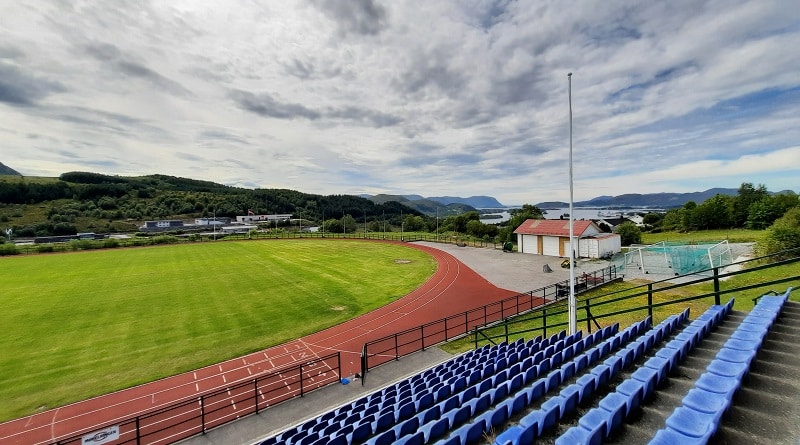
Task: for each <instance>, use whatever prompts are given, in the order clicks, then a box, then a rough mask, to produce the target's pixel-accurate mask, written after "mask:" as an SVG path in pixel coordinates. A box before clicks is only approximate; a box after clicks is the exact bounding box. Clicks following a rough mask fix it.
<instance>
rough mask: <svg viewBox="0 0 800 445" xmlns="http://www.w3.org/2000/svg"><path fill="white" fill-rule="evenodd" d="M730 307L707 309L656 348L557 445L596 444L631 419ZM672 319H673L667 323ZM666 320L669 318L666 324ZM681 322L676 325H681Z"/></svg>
mask: <svg viewBox="0 0 800 445" xmlns="http://www.w3.org/2000/svg"><path fill="white" fill-rule="evenodd" d="M732 306H733V302H732V301H731V302H730V303H729V304H728V305H725V306H719V307H712V308H709V309H708V310H707V311H706V312H705V313H704V314H703V315H701V316H700V317H698V318H697V319H696V320H694V321H692V323H691V324H689V325H688V326H686V327H685V328H683V329H682V330H681V332H680V333H679V334H678V335H676V336H675V338H674V339H672V340H670V341H669V342H667V343H666V344H665V345H664V346H663V347H661V348H659V349H658V350H657V351H656V352H655V354H653V355H652V356H651V357H650V358H648V359H647V361H645V362H644V364H642V366H640V367H638V368H637V369H636V370H635V371H634V372H633V373H632V374H631V376H630V377H629V378H628V379H626V380H624V381H623V382H622V383H620V384H619V385H618V386H617V387H616V390H615V391H614V392H611V393H609V394H607V395H606V396H605V397H604V398H603V399H601V400H600V402H599V403H598V406H596V407H594V408H592V409H590V410H589V411H587V412H586V414H584V415H583V416H582V417H581V418H580V419H578V425H577V426H573V427H571V428H569V429H568V430H567V431H566V432H564V434H562V435H561V436H559V437H558V438H557V439H556V444H565V445H566V444H570V445H572V444H577V445H581V444H599V443H601V442H602V441H603V440H605V439H607V438H608V437H610V436H611V435H612V434H614V433H615V432H616V431H617V430H618V429H619V428H620V427H621V426H622V423H623V421H624V420H625V419H628V418H630V417H631V416H632V415H633V413H634V412H635V411H636V410H637V409H638V408H639V407H640V406H641V405H642V404H643V403H644V402H645V401H646V400H649V399H651V398H652V397H653V395H654V394H655V391H656V389H657V387H658V386H659V385H661V384H663V383H664V382H665V381H666V379H667V376H668V374H669V373H670V372H672V371H673V370H674V369H675V368H676V367H677V366H678V364H679V363H680V362H681V361H682V360H683V359H684V358H685V357H686V354H688V352H689V351H690V350H691V348H690V347H689V345H690V344H692V345H694V344H697V343H699V341H701V339H702V338H705V336H707V335H708V333H710V331H711V329H713V328H714V327H715V326H716V325H717V324H718V323H720V322H721V321H722V319H723V318H724V317H725V316H727V313H728V312H730V310H731V308H732ZM688 316H689V309H686V310H685V311H684V312H683V313H682V314H681V316H679V317H677V319H678V320H681V319H682V321H685V320H686V319H687V318H688ZM673 317H674V316H673ZM675 319H676V318H672V320H671V321H670V324H672V323H673V322H674V320H675ZM668 320H670V319H669V318H668V319H667V320H665V321H668ZM682 321H681V323H679V324H682ZM665 334H666V333H665ZM665 336H666V335H664V337H665ZM662 338H663V337H662ZM656 344H657V343H656ZM632 346H635V345H632Z"/></svg>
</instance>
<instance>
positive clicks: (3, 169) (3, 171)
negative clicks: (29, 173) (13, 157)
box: [0, 162, 22, 176]
mask: <svg viewBox="0 0 800 445" xmlns="http://www.w3.org/2000/svg"><path fill="white" fill-rule="evenodd" d="M0 175H6V176H22V173H20V172H18V171H16V170H14V169H13V168H11V167H9V166H7V165H5V164H3V163H2V162H0Z"/></svg>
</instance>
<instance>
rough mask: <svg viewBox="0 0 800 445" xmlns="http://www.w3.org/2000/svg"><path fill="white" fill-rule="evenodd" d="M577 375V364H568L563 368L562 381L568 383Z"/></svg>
mask: <svg viewBox="0 0 800 445" xmlns="http://www.w3.org/2000/svg"><path fill="white" fill-rule="evenodd" d="M574 375H575V362H572V361H570V362H567V363H564V365H563V366H562V367H561V381H562V382H564V381H567V380H569V379H571V378H572V376H574Z"/></svg>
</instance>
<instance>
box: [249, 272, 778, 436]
mask: <svg viewBox="0 0 800 445" xmlns="http://www.w3.org/2000/svg"><path fill="white" fill-rule="evenodd" d="M790 292H791V288H790V289H789V290H788V291H787V292H786V293H785V294H784V295H782V296H775V297H773V296H764V297H762V298H761V299H760V301H759V303H758V304H757V305H756V308H755V309H754V310H753V311H752V312H751V313H750V315H748V316H747V317H746V318H745V320H744V321H743V322H742V323H741V324H740V325H739V326H738V328H737V329H736V331H735V332H734V333H733V334H732V335H731V337H730V339H728V340H727V342H726V343H725V345H724V347H722V348H721V349H720V350H719V351H718V352H717V354H716V358H715V359H714V360H713V361H712V362H711V363H710V364H709V365H708V367H707V369H706V373H705V374H703V375H702V376H700V378H698V379H697V380H696V381H695V385H694V388H692V389H691V390H690V391H689V392H688V393H687V394H686V395H685V397H684V398H683V400H682V404H681V406H679V407H677V408H675V410H674V412H673V413H672V415H670V416H669V417H668V418H667V420H666V424H665V425H664V427H663V428H662V429H661V430H659V431H658V432H657V433H655V436H654V437H653V439H652V442H651V443H654V444H662V443H677V442H678V441H680V443H688V444H692V443H706V441H707V440H708V438H710V437H711V436H712V435H713V434H714V432H715V431H716V429H717V427H718V425H719V423H720V420H721V419H722V416H723V415H724V414H725V412H726V410H727V409H728V408H729V407H730V406H731V403H732V397H733V395H734V394H735V393H736V391H737V389H738V388H739V386H740V385H741V381H742V379H743V378H744V377H745V376H746V375H747V372H748V369H749V367H750V364H751V363H752V362H753V360H754V359H755V357H756V354H757V352H758V350H759V348H760V346H761V343H762V342H763V340H764V338H765V336H766V334H767V333H768V332H769V329H770V327H771V326H772V324H773V323H774V322H775V319H776V317H777V316H778V314H779V312H780V309H781V306H782V305H783V302H785V301H786V299H787V298H788V296H789V293H790ZM732 307H733V300H731V301H730V302H728V304H725V305H715V306H712V307H710V308H709V309H708V310H706V311H705V312H704V313H703V314H701V315H700V316H698V317H697V318H696V319H694V320H692V321H691V322H689V309H685V310H683V311H682V312H680V313H677V314H675V315H671V316H669V317H667V318H666V319H665V320H663V321H662V322H661V323H659V324H658V325H655V326H653V325H652V320H651V319H650V318H649V317H647V318H645V319H644V320H641V321H639V322H636V323H633V324H632V325H631V326H629V327H627V328H625V329H623V330H621V331H620V329H619V326H618V324H614V325H612V326H608V327H605V328H602V329H600V330H598V331H596V332H594V333H590V334H586V335H585V336H584V335H583V333H582V332H577V333H576V334H574V335H567V334H566V332H565V331H561V332H559V333H557V334H554V335H552V336H550V337H546V338H541V337H537V338H536V339H533V340H529V341H527V342H525V341H524V340H522V339H520V340H517V341H515V342H513V343H510V344H506V343H502V344H499V345H494V346H488V345H487V346H484V347H482V348H479V349H476V350H473V351H469V352H467V353H465V354H462V355H459V356H457V357H454V358H453V359H451V360H449V361H447V362H445V363H442V364H440V365H437V366H435V367H433V368H430V369H427V370H425V371H423V372H421V373H419V374H416V375H414V376H412V377H409V378H407V379H405V380H403V381H400V382H397V383H395V384H393V385H389V386H387V387H385V388H383V389H381V390H378V391H375V392H374V393H372V394H370V395H367V396H364V397H361V398H359V399H357V400H355V401H353V402H351V403H348V404H345V405H343V406H340V407H339V408H337V409H335V410H331V411H329V412H326V413H324V414H322V415H320V416H317V417H316V418H314V419H311V420H308V421H306V422H305V423H303V424H300V425H298V426H295V427H293V428H291V429H288V430H286V431H283V432H281V433H280V434H278V435H276V436H274V437H271V438H268V439H265V440H263V441H261V442H259V445H272V444H277V443H281V444H288V445H292V444H315V445H316V444H395V443H400V444H432V443H435V444H436V445H453V444H460V445H467V444H472V443H480V442H481V440H484V439H482V438H483V437H484V434H485V433H488V432H490V431H499V434H497V436H496V440H495V442H494V443H495V444H496V445H507V444H514V445H516V444H525V443H533V442H534V441H535V440H536V438H538V437H540V436H542V435H543V434H552V433H551V432H552V431H554V429H555V427H556V425H559V424H561V425H564V424H565V422H566V423H569V424H571V425H573V426H571V427H569V428H567V429H566V431H565V432H564V433H563V434H561V435H560V436H558V437H557V438H556V443H557V444H581V443H585V444H599V443H602V442H603V441H604V440H606V439H608V438H609V437H611V436H612V435H614V434H615V433H616V432H617V431H619V430H620V429H621V428H622V426H623V424H624V423H625V422H626V421H630V420H631V419H633V418H634V417H635V413H637V412H638V411H639V410H640V409H641V408H640V407H641V406H643V405H646V404H647V403H648V402H649V401H650V400H652V399H653V398H654V396H655V394H656V393H657V392H658V391H659V390H660V388H662V387H663V386H664V384H665V382H666V381H667V380H668V379H669V378H670V377H669V376H670V374H673V373H674V372H675V371H676V369H678V367H680V366H681V363H683V361H684V360H685V359H686V357H687V356H689V355H691V354H692V352H693V351H694V350H695V348H697V346H698V345H700V344H701V343H702V342H703V341H704V339H706V338H707V337H708V336H709V335H710V334H711V333H712V332H713V331H714V330H715V328H716V327H717V326H718V325H720V324H721V323H724V322H725V320H726V318H727V316H728V314H729V313H730V312H731V310H732ZM623 371H624V372H625V373H626V375H629V377H627V378H625V379H624V380H622V381H620V382H619V383H618V384H615V385H612V384H611V383H614V382H616V381H618V380H619V379H620V377H619V375H621V374H622V373H623ZM592 401H595V402H594V403H595V406H590V405H589V404H590V403H592ZM579 407H581V411H584V410H585V414H583V415H581V416H579V417H578V416H576V413H577V412H578V408H579ZM550 437H552V436H550Z"/></svg>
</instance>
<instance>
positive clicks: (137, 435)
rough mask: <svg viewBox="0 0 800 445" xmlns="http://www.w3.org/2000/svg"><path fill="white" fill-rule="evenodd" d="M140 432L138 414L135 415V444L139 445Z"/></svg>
mask: <svg viewBox="0 0 800 445" xmlns="http://www.w3.org/2000/svg"><path fill="white" fill-rule="evenodd" d="M141 437H142V435H141V433H140V432H139V416H136V445H140V443H141V442H140V440H141Z"/></svg>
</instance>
